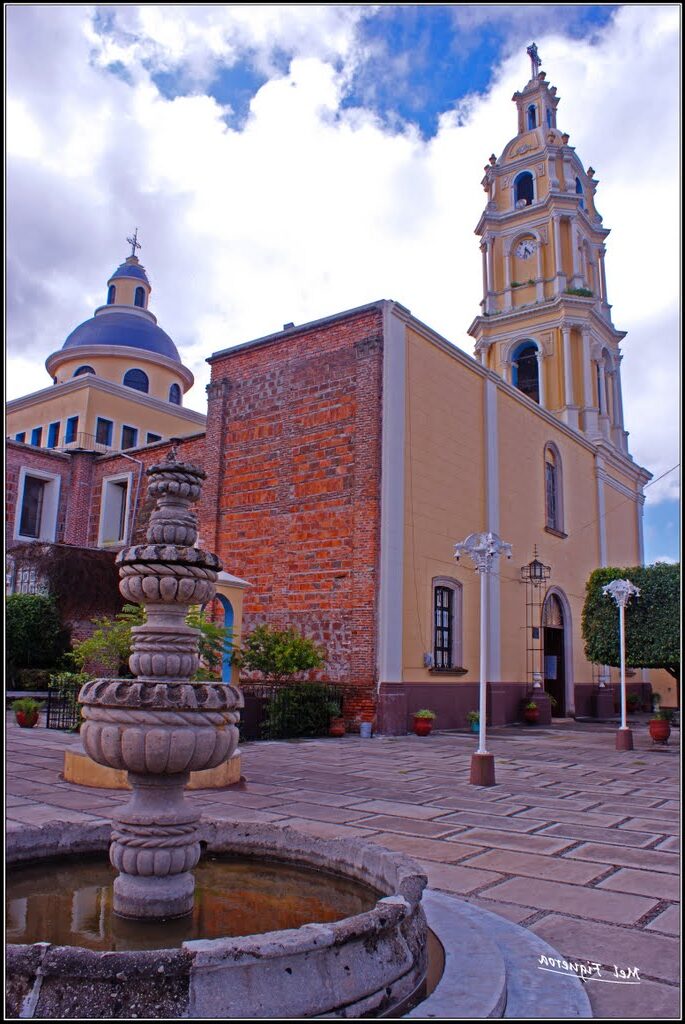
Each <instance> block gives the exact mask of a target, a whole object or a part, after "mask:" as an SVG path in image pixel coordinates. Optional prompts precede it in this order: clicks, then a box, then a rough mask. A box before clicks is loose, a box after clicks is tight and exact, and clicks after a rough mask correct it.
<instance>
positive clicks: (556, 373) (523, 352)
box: [6, 47, 650, 734]
mask: <svg viewBox="0 0 685 1024" xmlns="http://www.w3.org/2000/svg"><path fill="white" fill-rule="evenodd" d="M529 52H530V55H531V79H530V81H529V82H528V83H527V85H526V86H525V88H524V89H523V90H522V91H521V92H517V93H516V94H515V95H514V97H513V99H514V103H515V107H516V121H515V125H516V134H515V136H514V138H513V139H512V140H511V141H510V142H508V143H507V145H506V146H505V147H504V149H503V151H502V153H501V155H500V156H499V157H497V156H496V155H494V154H493V155H492V156H491V157H490V158H489V161H488V163H487V165H486V166H485V175H484V178H483V182H482V184H483V188H484V191H485V208H484V210H483V212H482V215H481V217H480V220H479V221H478V223H477V226H476V234H477V235H478V237H479V238H480V239H481V245H480V250H481V254H482V275H483V294H482V298H481V300H480V306H479V313H478V315H477V316H476V317H475V319H474V320H473V322H472V324H471V325H470V326H469V328H468V333H469V335H470V337H471V338H472V339H473V340H474V342H475V358H473V357H471V356H469V355H467V354H466V353H465V352H464V351H462V349H460V348H459V347H457V346H456V345H455V344H454V343H453V342H451V341H450V340H448V339H446V338H443V337H441V336H440V335H439V334H437V333H436V332H435V331H433V330H432V329H431V328H430V327H429V326H428V325H426V324H424V323H422V322H421V321H420V320H418V319H416V318H415V317H414V316H412V314H411V312H410V311H409V310H408V309H406V308H405V307H404V306H402V305H401V304H400V303H399V302H396V301H392V300H380V301H378V302H373V303H370V304H367V305H365V306H361V307H358V308H356V309H351V310H346V311H344V312H341V313H336V314H334V315H332V316H328V317H324V318H323V319H320V320H317V321H315V322H312V323H307V324H304V325H298V326H295V325H294V324H287V325H285V326H284V328H283V330H282V331H279V332H278V333H276V334H272V335H269V336H267V337H263V338H258V339H256V340H252V341H247V342H246V343H244V344H241V345H237V346H235V347H232V348H228V349H226V350H223V351H219V352H215V353H214V354H213V355H211V356H210V357H209V359H208V362H209V363H210V366H211V382H210V384H209V386H208V389H207V392H208V401H207V416H206V421H205V419H204V417H201V416H199V415H198V414H197V413H190V412H189V411H187V410H184V409H183V407H182V405H181V394H182V392H183V391H185V390H187V388H188V387H190V385H191V384H192V375H191V374H190V371H189V370H187V369H186V368H185V367H183V365H182V363H181V361H180V357H179V355H178V352H177V350H176V348H175V346H174V344H173V342H172V341H171V339H170V338H169V337H168V335H166V334H165V333H164V332H163V331H161V329H160V328H158V327H157V326H156V321H155V319H154V317H153V315H152V314H151V313H150V311H149V310H148V308H147V306H148V299H149V294H150V286H149V282H148V279H147V275H146V273H145V270H144V269H143V268H142V266H141V265H140V263H139V261H138V259H137V257H136V255H135V249H136V241H135V236H134V238H133V240H132V249H133V251H132V254H131V256H129V257H128V258H127V259H126V261H125V263H124V264H122V266H121V267H119V269H118V270H117V271H116V272H115V274H114V275H113V276H112V278H110V280H109V282H108V289H109V290H108V293H107V304H106V305H105V306H103V307H100V309H98V310H97V311H96V314H95V316H94V317H93V318H92V319H91V320H90V321H87V322H86V323H85V324H82V325H81V327H78V328H77V329H76V330H75V331H74V332H73V333H72V334H71V335H70V336H69V338H67V340H66V342H65V344H64V346H63V347H62V349H61V350H60V351H59V352H57V353H54V354H53V355H51V356H50V357H49V358H48V360H47V364H46V365H47V369H48V372H49V373H50V374H51V376H52V377H53V380H54V384H53V387H52V388H47V389H44V390H43V391H39V392H37V393H35V394H33V395H28V396H26V397H25V398H22V399H18V400H16V401H15V402H11V403H9V405H8V417H7V422H8V433H9V438H8V446H7V447H8V454H7V470H8V502H9V509H8V515H7V522H6V525H7V530H8V543H9V542H11V543H15V544H16V543H17V542H19V543H23V542H29V541H31V540H37V539H38V540H42V541H45V542H49V543H52V542H57V543H68V544H74V545H81V546H86V547H98V546H100V547H107V546H108V547H114V548H117V547H120V546H124V545H126V544H130V543H136V542H137V541H138V540H139V539H140V538H141V537H142V535H143V533H144V530H145V525H146V510H145V507H144V503H143V500H142V494H143V493H144V488H143V487H142V475H143V471H144V469H145V468H146V467H147V466H149V465H151V464H153V463H154V462H157V461H159V460H160V459H162V458H163V457H164V455H165V454H166V452H167V450H168V448H169V441H170V438H172V437H174V438H178V439H179V440H178V442H177V450H178V454H179V457H180V458H181V459H183V460H184V461H191V462H195V463H197V464H199V465H201V466H203V468H204V469H205V470H206V472H207V480H206V482H205V486H204V491H203V496H202V499H201V505H200V508H199V520H200V543H201V544H202V546H203V547H205V548H208V549H209V550H213V551H216V553H217V554H218V555H219V557H220V559H221V560H222V562H223V564H224V567H225V569H226V570H227V571H228V572H229V573H232V574H233V573H234V574H236V576H237V577H240V578H242V579H243V580H245V581H247V582H248V583H249V584H250V586H249V588H247V589H245V591H244V628H246V629H250V628H252V627H253V626H254V625H256V624H257V623H260V622H267V623H269V624H271V625H275V626H278V627H285V626H287V625H293V626H295V627H296V628H297V629H299V630H301V631H302V632H303V633H305V634H306V635H308V636H310V637H312V638H313V639H314V640H315V641H317V642H318V643H320V644H321V645H322V646H323V647H324V648H325V649H326V652H327V664H326V668H325V670H324V671H323V672H322V673H320V674H319V676H320V677H321V678H325V679H327V680H330V681H331V682H335V683H339V684H342V685H344V687H345V689H346V694H347V696H346V699H345V705H344V714H345V717H346V718H347V720H348V722H350V723H354V722H355V721H359V720H360V719H361V718H362V717H364V718H367V717H374V719H375V721H376V728H377V730H378V731H380V732H384V733H386V734H401V733H404V732H405V731H407V728H408V726H409V723H410V722H411V717H412V714H413V712H415V711H416V710H418V709H420V708H431V709H433V710H434V711H435V712H436V713H437V716H438V719H437V725H438V728H458V727H463V726H464V725H465V724H466V716H467V714H468V712H469V711H472V710H475V709H477V707H478V683H479V628H480V586H479V580H478V577H477V575H476V573H475V572H474V570H473V568H472V567H471V566H470V565H467V564H465V562H460V563H457V562H456V561H455V558H454V548H455V544H456V543H457V542H460V541H463V540H464V539H465V538H466V537H467V536H468V535H469V534H471V533H474V532H481V531H492V532H493V533H496V534H498V535H499V536H500V537H501V538H502V540H503V541H505V542H507V543H509V544H511V545H512V548H513V555H514V557H513V560H512V561H511V562H505V561H504V560H501V559H500V560H499V564H498V566H497V571H496V572H494V573H492V574H491V575H490V577H489V579H488V603H489V616H488V623H487V630H488V632H487V639H488V720H489V722H490V723H491V724H493V725H501V724H505V723H508V722H512V721H515V720H517V719H518V718H519V717H520V709H521V705H522V702H523V701H524V700H525V699H527V698H528V697H529V695H530V694H531V693H532V692H533V691H535V693H536V698H538V697H539V698H541V699H542V703H543V705H544V704H545V701H547V702H548V703H547V713H548V715H549V714H551V715H552V716H556V717H570V716H573V715H574V714H575V715H581V714H591V713H592V708H593V706H594V704H593V701H594V697H595V696H596V692H597V687H598V685H601V684H603V683H604V682H605V681H607V673H608V670H605V669H602V668H601V667H599V666H593V665H591V664H589V663H588V662H587V661H586V660H585V656H584V649H583V642H582V638H581V612H582V607H583V601H584V590H585V583H586V581H587V579H588V577H589V575H590V573H591V572H592V570H593V569H595V568H597V567H599V566H606V565H636V564H642V562H643V560H644V555H643V540H642V509H643V504H644V493H643V489H644V486H645V484H646V483H647V482H648V480H649V479H650V474H649V473H648V472H647V471H646V470H645V469H642V468H641V467H639V466H638V465H636V463H635V462H634V460H633V459H632V457H631V456H630V454H629V451H628V443H627V438H628V435H627V433H626V431H625V428H624V421H623V409H622V401H621V375H620V364H621V352H620V344H621V342H622V340H623V338H624V337H625V333H624V332H622V331H619V330H617V329H616V328H615V327H614V325H613V322H612V316H611V306H610V304H609V301H608V292H607V277H606V273H605V252H606V249H605V240H606V237H607V235H608V234H609V231H608V229H607V228H605V227H604V226H603V223H602V218H601V216H600V214H599V213H598V211H597V208H596V206H595V195H596V191H597V185H598V182H597V179H596V178H595V175H594V171H593V169H592V168H591V167H587V168H586V167H584V165H583V164H582V162H581V160H580V158H579V156H578V155H577V154H576V152H575V149H574V148H573V146H570V145H569V135H568V134H566V133H564V132H562V131H560V130H559V129H558V128H557V107H558V104H559V98H558V96H557V95H556V89H555V88H554V87H550V86H549V84H548V83H547V81H546V76H545V73H544V72H542V71H540V62H539V58H538V57H537V51H536V50H535V48H534V47H531V49H530V51H529ZM474 219H475V217H474ZM129 241H131V240H129ZM474 304H475V303H474ZM79 403H80V404H79ZM75 417H76V422H77V426H76V427H74V426H71V427H70V425H69V424H70V422H73V420H74V418H75ZM103 422H104V423H105V424H107V423H109V426H104V427H103V425H102V424H103ZM127 431H128V432H127ZM81 435H83V436H81ZM600 676H601V677H602V679H601V681H600ZM648 679H649V677H648V674H647V673H643V672H640V673H639V674H638V673H635V674H634V675H633V676H632V677H631V678H630V679H629V685H630V686H631V687H639V688H640V689H643V688H648ZM613 681H614V682H615V681H616V680H615V678H614V680H613ZM544 695H546V696H544Z"/></svg>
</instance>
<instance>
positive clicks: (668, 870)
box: [563, 843, 680, 875]
mask: <svg viewBox="0 0 685 1024" xmlns="http://www.w3.org/2000/svg"><path fill="white" fill-rule="evenodd" d="M563 859H564V860H571V859H573V860H584V861H593V862H595V863H597V864H605V865H608V864H614V865H617V866H618V865H620V866H621V867H627V868H645V869H646V870H649V871H655V872H659V873H661V872H664V873H665V874H674V875H677V874H678V872H679V865H680V858H679V857H678V856H676V854H672V853H660V852H659V851H657V850H652V849H649V850H644V849H641V848H639V847H625V848H623V847H620V846H613V845H610V844H609V843H584V844H583V845H582V846H579V847H577V849H575V850H570V851H569V852H568V853H565V854H563Z"/></svg>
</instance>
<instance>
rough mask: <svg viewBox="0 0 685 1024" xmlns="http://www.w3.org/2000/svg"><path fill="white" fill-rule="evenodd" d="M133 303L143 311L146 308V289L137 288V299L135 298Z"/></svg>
mask: <svg viewBox="0 0 685 1024" xmlns="http://www.w3.org/2000/svg"><path fill="white" fill-rule="evenodd" d="M133 302H134V305H136V306H140V307H141V309H144V308H145V289H144V288H140V287H139V288H136V294H135V298H134V300H133Z"/></svg>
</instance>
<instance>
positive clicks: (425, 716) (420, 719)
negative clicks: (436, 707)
mask: <svg viewBox="0 0 685 1024" xmlns="http://www.w3.org/2000/svg"><path fill="white" fill-rule="evenodd" d="M434 721H435V712H434V711H429V709H428V708H422V709H421V711H415V712H414V732H415V733H416V735H417V736H428V734H429V732H430V731H431V729H432V728H433V722H434Z"/></svg>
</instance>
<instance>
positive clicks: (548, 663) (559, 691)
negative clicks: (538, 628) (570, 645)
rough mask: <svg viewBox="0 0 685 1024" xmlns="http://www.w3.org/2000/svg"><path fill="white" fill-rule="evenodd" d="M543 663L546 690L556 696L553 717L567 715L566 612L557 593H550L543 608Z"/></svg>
mask: <svg viewBox="0 0 685 1024" xmlns="http://www.w3.org/2000/svg"><path fill="white" fill-rule="evenodd" d="M542 626H543V665H544V675H545V690H546V691H547V693H549V695H550V696H551V697H553V698H554V700H555V701H556V704H553V705H552V717H553V718H564V717H565V716H566V666H565V660H566V659H565V654H566V651H565V646H564V632H565V630H564V612H563V609H562V607H561V602H560V601H559V598H558V597H557V596H556V595H555V594H550V595H549V596H548V598H547V600H546V601H545V605H544V608H543V610H542Z"/></svg>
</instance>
